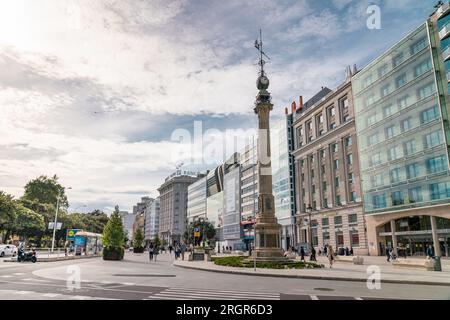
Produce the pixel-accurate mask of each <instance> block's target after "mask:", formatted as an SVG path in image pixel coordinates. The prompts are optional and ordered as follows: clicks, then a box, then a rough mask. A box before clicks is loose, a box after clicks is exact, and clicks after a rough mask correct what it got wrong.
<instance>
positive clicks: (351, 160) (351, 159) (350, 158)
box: [347, 153, 353, 166]
mask: <svg viewBox="0 0 450 320" xmlns="http://www.w3.org/2000/svg"><path fill="white" fill-rule="evenodd" d="M347 164H348V165H349V166H351V165H352V164H353V154H351V153H350V154H348V155H347Z"/></svg>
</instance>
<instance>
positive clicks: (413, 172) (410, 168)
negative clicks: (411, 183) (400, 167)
mask: <svg viewBox="0 0 450 320" xmlns="http://www.w3.org/2000/svg"><path fill="white" fill-rule="evenodd" d="M406 175H407V177H408V179H414V178H417V177H418V176H419V175H420V168H419V164H418V163H413V164H409V165H407V166H406Z"/></svg>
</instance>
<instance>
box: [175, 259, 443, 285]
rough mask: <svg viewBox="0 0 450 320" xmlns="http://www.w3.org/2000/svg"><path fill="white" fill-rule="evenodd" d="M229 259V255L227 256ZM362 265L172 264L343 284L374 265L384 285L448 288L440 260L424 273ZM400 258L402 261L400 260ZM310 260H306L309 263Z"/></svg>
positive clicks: (386, 264)
mask: <svg viewBox="0 0 450 320" xmlns="http://www.w3.org/2000/svg"><path fill="white" fill-rule="evenodd" d="M228 256H230V255H228ZM363 258H364V264H363V265H354V264H353V263H351V262H342V261H339V260H337V261H335V263H334V265H333V267H332V268H329V263H328V259H327V258H326V257H324V256H319V257H318V258H317V260H318V263H321V264H323V265H324V266H325V268H323V269H302V270H300V269H286V270H280V269H256V271H254V270H253V268H236V267H224V266H218V265H215V264H214V263H213V262H203V261H181V260H177V261H174V265H175V266H178V267H184V268H192V269H199V270H203V271H214V272H225V273H233V274H245V275H254V276H269V277H287V278H306V279H308V278H309V279H328V280H346V281H367V278H368V275H369V274H368V271H369V270H368V267H370V266H376V267H378V268H379V270H380V272H381V281H382V282H386V283H402V284H430V285H445V286H450V260H448V259H442V261H441V264H442V272H437V271H426V270H421V269H416V268H409V267H395V266H393V265H392V264H391V263H390V262H387V261H386V258H384V257H372V256H364V257H363ZM402 259H403V258H401V260H402ZM413 259H414V260H419V261H420V260H424V259H422V258H407V260H413ZM308 260H309V259H307V261H308Z"/></svg>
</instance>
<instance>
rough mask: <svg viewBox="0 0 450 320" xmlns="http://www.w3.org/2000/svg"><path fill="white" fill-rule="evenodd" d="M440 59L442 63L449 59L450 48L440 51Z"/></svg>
mask: <svg viewBox="0 0 450 320" xmlns="http://www.w3.org/2000/svg"><path fill="white" fill-rule="evenodd" d="M442 57H443V58H444V61H446V60H448V59H449V58H450V46H448V47H447V48H445V49H444V50H443V51H442Z"/></svg>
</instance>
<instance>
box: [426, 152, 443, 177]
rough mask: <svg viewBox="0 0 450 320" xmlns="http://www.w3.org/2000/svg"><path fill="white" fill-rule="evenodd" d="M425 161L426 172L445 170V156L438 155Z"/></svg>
mask: <svg viewBox="0 0 450 320" xmlns="http://www.w3.org/2000/svg"><path fill="white" fill-rule="evenodd" d="M426 163H427V171H428V173H431V174H432V173H438V172H443V171H446V170H447V160H446V157H445V156H443V155H442V156H439V157H435V158H431V159H428V160H427V161H426Z"/></svg>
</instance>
